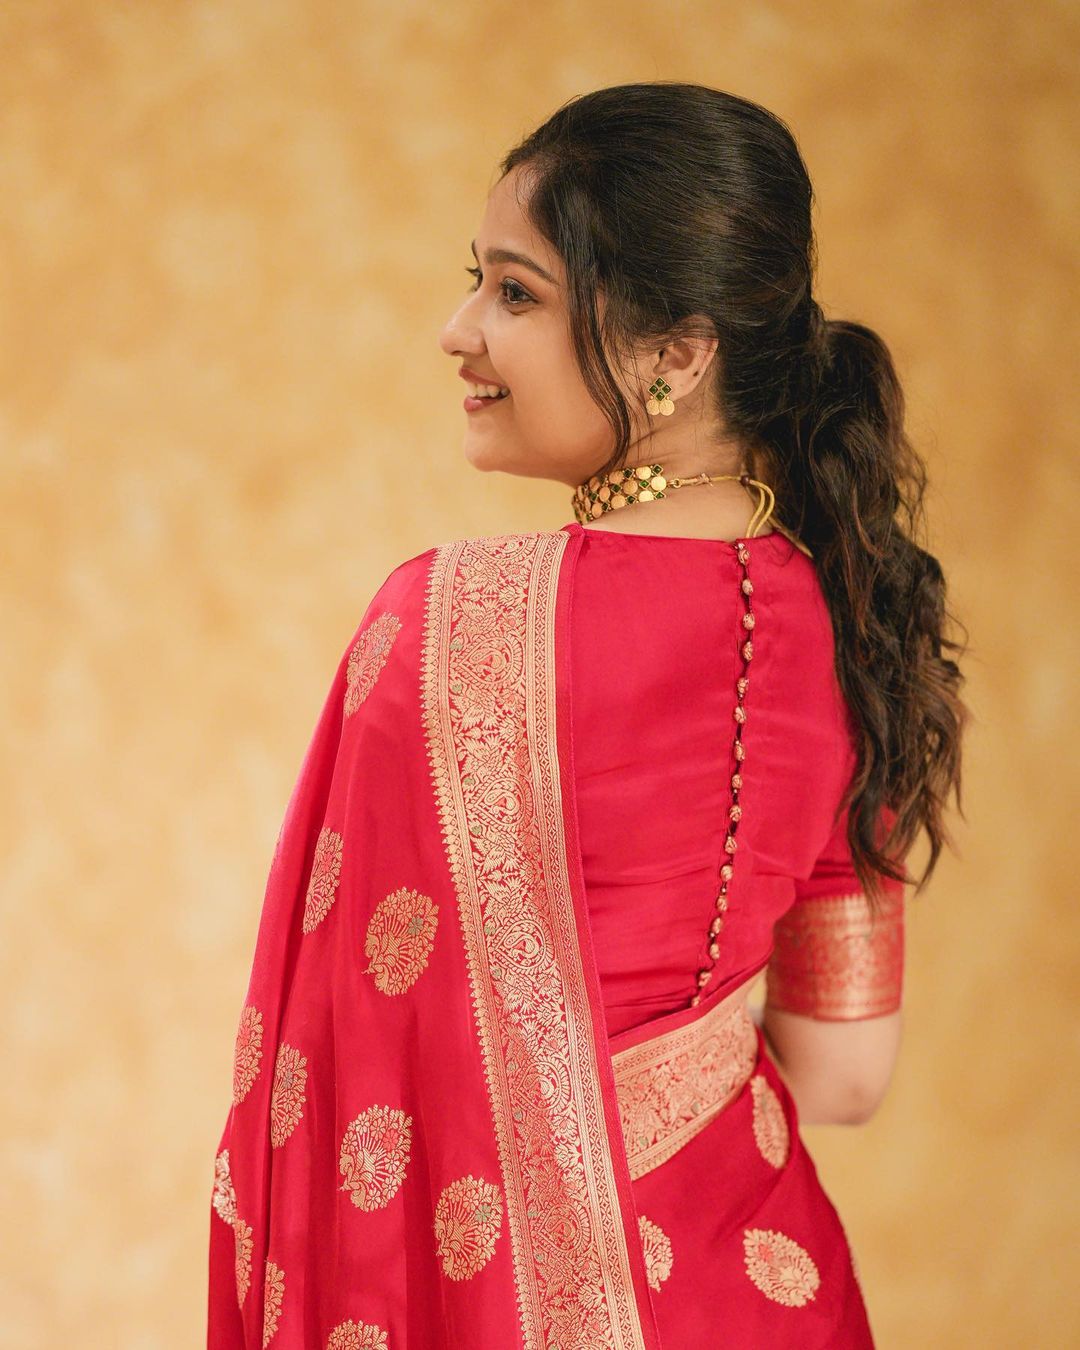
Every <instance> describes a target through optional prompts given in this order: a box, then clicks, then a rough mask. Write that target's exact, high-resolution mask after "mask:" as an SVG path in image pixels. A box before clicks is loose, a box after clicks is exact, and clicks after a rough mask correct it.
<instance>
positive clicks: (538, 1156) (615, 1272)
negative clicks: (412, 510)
mask: <svg viewBox="0 0 1080 1350" xmlns="http://www.w3.org/2000/svg"><path fill="white" fill-rule="evenodd" d="M569 543H570V535H569V534H567V533H566V532H565V531H556V532H554V533H550V534H549V533H536V534H518V535H499V536H494V537H489V538H480V539H469V540H461V541H455V542H454V543H451V544H447V545H444V546H442V547H441V548H440V549H438V550H437V551H436V555H435V557H434V559H433V561H432V565H431V572H430V576H429V581H428V587H429V589H428V596H427V617H426V621H425V634H424V656H423V665H422V672H421V688H422V692H423V707H424V719H425V727H426V734H427V742H428V753H429V757H430V760H431V776H432V783H433V786H434V789H435V794H436V800H437V802H438V806H439V814H440V819H441V823H442V832H443V839H444V844H445V848H446V856H447V860H448V863H449V867H450V871H451V875H452V877H453V880H454V888H455V892H456V896H457V905H458V912H459V916H460V920H461V930H462V936H463V941H464V945H465V952H466V959H467V962H468V969H469V981H470V985H471V989H472V1003H473V1010H474V1015H475V1022H476V1035H477V1040H478V1042H479V1045H480V1048H481V1053H482V1055H483V1060H484V1068H485V1074H486V1077H487V1083H488V1092H489V1096H490V1100H491V1108H492V1120H493V1124H494V1130H495V1136H496V1142H497V1147H498V1153H499V1162H500V1169H501V1173H502V1181H503V1186H504V1189H505V1197H506V1216H507V1227H508V1230H509V1234H510V1242H511V1250H512V1254H513V1263H514V1278H515V1282H516V1287H517V1296H518V1308H519V1314H520V1323H521V1345H522V1347H523V1350H548V1347H553V1346H566V1347H570V1346H573V1347H574V1348H575V1350H642V1347H644V1345H645V1343H646V1342H645V1339H644V1334H643V1331H642V1326H641V1318H640V1315H639V1311H638V1305H637V1301H636V1295H635V1291H634V1285H633V1277H632V1275H631V1270H630V1259H629V1247H628V1238H627V1234H626V1231H625V1225H624V1223H623V1221H622V1216H621V1212H620V1206H619V1195H618V1189H617V1185H616V1181H615V1173H614V1167H613V1162H612V1157H613V1154H612V1147H611V1140H610V1137H609V1135H608V1131H607V1125H606V1120H605V1116H604V1107H603V1092H602V1086H601V1080H600V1075H599V1063H600V1061H599V1058H598V1057H599V1056H600V1055H601V1054H608V1053H609V1051H608V1047H607V1044H606V1041H605V1042H604V1043H603V1044H598V1037H597V1034H596V1030H595V1027H594V1023H593V1017H592V1009H591V1006H590V1003H589V996H588V989H587V986H586V983H585V977H584V971H583V967H582V954H581V949H580V946H579V939H578V932H577V921H576V915H575V910H574V899H573V894H572V891H571V888H570V878H569V873H568V870H567V852H566V837H565V828H564V820H563V805H562V793H561V779H560V764H559V759H558V753H557V751H558V747H557V739H556V716H555V714H556V694H557V688H556V664H555V657H556V651H555V636H556V626H555V621H556V608H557V597H558V588H559V586H558V583H559V573H560V565H561V561H562V558H563V554H564V551H565V549H566V547H567V546H568V544H569ZM633 1238H634V1240H635V1241H636V1240H637V1234H633Z"/></svg>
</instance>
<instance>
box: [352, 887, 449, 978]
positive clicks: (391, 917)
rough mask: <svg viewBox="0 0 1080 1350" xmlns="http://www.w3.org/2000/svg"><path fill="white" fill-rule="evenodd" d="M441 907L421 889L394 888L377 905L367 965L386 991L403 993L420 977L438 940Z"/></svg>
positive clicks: (367, 946) (368, 972) (370, 923)
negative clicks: (436, 939) (437, 931)
mask: <svg viewBox="0 0 1080 1350" xmlns="http://www.w3.org/2000/svg"><path fill="white" fill-rule="evenodd" d="M438 915H439V907H438V905H436V904H435V902H434V901H433V900H432V899H431V897H430V896H428V895H421V894H420V892H419V891H412V890H408V889H407V888H405V887H402V888H401V889H400V890H397V891H391V893H390V894H389V895H388V896H387V897H386V899H385V900H381V901H380V902H379V904H378V905H376V907H375V911H374V913H373V914H372V916H371V918H370V920H369V921H368V926H367V936H366V937H365V938H364V953H365V955H366V956H368V957H369V958H370V962H369V964H368V965H367V966H366V967H365V968H364V973H365V975H371V977H372V979H373V980H374V981H375V988H376V989H378V990H380V991H381V992H382V993H384V994H403V993H404V992H405V990H406V989H408V988H409V987H410V985H412V984H413V983H414V982H415V981H416V980H417V979H418V978H419V976H420V973H421V972H422V971H423V969H424V967H425V966H426V965H427V963H428V958H429V956H430V955H431V949H432V947H433V945H434V943H435V926H436V923H437V922H438Z"/></svg>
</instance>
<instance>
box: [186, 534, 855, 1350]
mask: <svg viewBox="0 0 1080 1350" xmlns="http://www.w3.org/2000/svg"><path fill="white" fill-rule="evenodd" d="M582 544H583V539H582V536H581V533H580V532H579V531H570V532H567V531H565V530H564V531H555V532H536V533H526V534H511V535H500V536H493V537H489V538H481V539H469V540H457V541H454V542H452V543H449V544H446V545H443V546H441V547H439V548H435V549H429V550H427V551H426V552H425V553H423V554H420V555H418V556H417V557H416V558H413V559H410V560H409V561H408V562H406V563H403V564H402V565H401V566H400V567H398V568H397V569H395V571H394V572H392V573H391V574H390V576H389V577H388V578H387V580H386V581H385V582H384V584H383V586H382V587H380V589H379V591H378V593H377V594H376V596H375V597H374V599H373V600H372V602H371V604H370V605H369V607H368V610H367V612H366V613H365V615H364V619H363V621H362V623H361V625H360V628H359V629H358V630H357V633H356V634H355V635H354V638H353V640H352V641H351V642H350V644H349V647H348V649H347V651H346V652H345V654H344V655H343V656H342V659H341V661H340V662H339V665H338V669H337V672H336V674H335V678H334V681H333V684H332V686H331V689H330V692H329V694H328V697H327V699H326V702H325V704H324V707H323V709H322V713H321V715H320V719H319V722H318V725H317V727H316V730H315V733H314V736H313V738H312V741H311V744H310V746H309V748H308V751H307V754H306V756H305V759H304V762H303V765H302V768H301V772H300V775H299V778H298V781H297V784H296V787H295V789H294V791H293V794H292V797H291V798H290V802H289V805H288V808H287V811H286V815H285V819H284V822H283V825H282V829H281V833H280V835H279V838H278V842H277V846H276V849H275V853H274V858H273V862H272V864H271V868H270V874H269V878H268V881H267V888H266V894H265V897H264V901H263V908H262V914H261V917H260V923H259V929H258V934H257V938H256V948H255V956H254V962H253V966H252V972H251V977H250V981H249V985H248V990H247V995H246V998H245V1000H244V1006H243V1009H242V1011H241V1016H240V1024H239V1028H238V1032H237V1037H236V1047H235V1059H234V1076H233V1099H232V1105H231V1107H230V1110H229V1112H228V1117H227V1120H226V1123H225V1128H224V1130H223V1132H222V1135H221V1138H220V1142H219V1146H218V1150H217V1155H216V1159H215V1169H214V1172H215V1174H214V1185H213V1194H212V1202H211V1216H210V1250H209V1258H210V1271H209V1277H210V1278H209V1318H208V1345H209V1346H210V1347H220V1348H222V1350H225V1348H229V1350H232V1348H233V1347H241V1346H244V1347H247V1346H260V1347H266V1346H272V1347H274V1350H278V1347H301V1346H304V1347H320V1348H321V1347H327V1350H352V1348H353V1347H382V1350H405V1348H406V1347H410V1350H443V1348H444V1347H445V1348H446V1350H450V1348H451V1347H480V1346H491V1347H497V1348H498V1350H517V1348H518V1347H520V1350H600V1348H601V1347H604V1348H605V1350H607V1348H610V1350H691V1348H692V1347H693V1348H696V1347H706V1346H733V1347H742V1346H759V1345H760V1346H773V1345H776V1346H784V1345H791V1346H800V1347H815V1346H823V1347H824V1346H826V1345H828V1346H851V1347H863V1346H871V1345H872V1341H871V1339H870V1333H869V1327H868V1325H867V1322H866V1317H865V1310H864V1308H863V1304H862V1299H861V1295H860V1292H859V1288H858V1284H857V1281H856V1280H855V1277H854V1273H853V1266H852V1262H851V1257H850V1251H849V1248H848V1245H847V1242H846V1238H845V1235H844V1232H843V1229H842V1227H841V1225H840V1221H839V1218H838V1217H837V1215H836V1212H835V1210H834V1209H833V1207H832V1205H831V1203H830V1202H829V1201H828V1199H827V1197H826V1196H825V1194H824V1192H823V1190H822V1189H821V1186H820V1183H819V1182H818V1179H817V1175H816V1171H815V1169H814V1166H813V1163H812V1161H811V1160H810V1159H809V1156H808V1155H807V1154H806V1152H805V1150H804V1149H803V1148H802V1145H801V1141H800V1140H799V1137H798V1130H797V1121H796V1118H795V1112H794V1105H793V1103H792V1101H791V1099H790V1096H789V1095H788V1093H787V1091H786V1089H785V1088H784V1086H783V1084H782V1083H781V1082H780V1080H779V1078H778V1076H777V1074H776V1072H775V1069H774V1068H773V1066H772V1064H771V1063H770V1061H769V1060H768V1058H767V1056H766V1055H765V1053H764V1043H763V1041H762V1039H761V1036H760V1033H759V1032H757V1031H756V1029H755V1028H753V1026H752V1025H751V1024H750V1023H749V1021H748V1019H747V1018H746V1016H745V1009H744V1008H742V1007H741V1005H738V1006H737V1005H736V1003H735V1002H733V1001H732V1000H731V998H730V997H729V995H730V993H731V990H732V988H733V987H734V983H735V982H734V979H733V978H732V979H728V980H724V981H719V982H717V984H716V986H715V988H712V989H710V991H709V993H708V996H707V997H703V998H702V999H701V1001H700V1003H699V1004H698V1005H697V1006H687V1007H684V1008H680V1009H677V1010H674V1011H672V1012H669V1013H667V1014H666V1015H664V1016H662V1017H659V1018H657V1019H655V1020H654V1021H653V1022H650V1023H649V1024H647V1025H643V1026H638V1027H636V1028H633V1029H631V1030H630V1031H628V1032H626V1033H625V1034H621V1035H617V1036H614V1037H612V1036H609V1033H608V1030H607V1025H606V1020H605V1012H604V1005H603V999H602V991H601V983H600V976H599V972H598V967H597V962H596V954H595V951H594V946H593V935H592V930H591V926H590V919H589V912H588V905H587V902H586V893H585V884H584V877H583V872H582V862H581V848H580V840H579V838H578V820H577V812H576V806H575V795H574V745H573V741H572V736H571V725H572V719H571V709H570V681H569V674H568V672H569V665H568V662H569V642H568V634H569V626H570V625H569V612H570V605H571V603H572V597H573V584H574V576H575V565H576V562H577V559H578V556H579V553H580V550H581V548H582ZM763 960H764V957H762V959H761V961H759V963H758V965H759V967H760V965H761V964H762V962H763ZM745 973H746V972H745V970H744V971H742V972H740V974H741V975H745ZM732 975H734V972H732Z"/></svg>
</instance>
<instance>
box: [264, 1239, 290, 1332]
mask: <svg viewBox="0 0 1080 1350" xmlns="http://www.w3.org/2000/svg"><path fill="white" fill-rule="evenodd" d="M284 1299H285V1275H284V1272H283V1271H282V1270H281V1267H280V1266H276V1265H274V1263H273V1261H267V1263H266V1272H265V1275H264V1278H263V1333H262V1343H263V1350H266V1347H267V1346H268V1345H269V1344H270V1342H271V1340H272V1339H273V1335H274V1332H275V1331H277V1328H278V1322H279V1320H280V1318H281V1305H282V1303H283V1301H284Z"/></svg>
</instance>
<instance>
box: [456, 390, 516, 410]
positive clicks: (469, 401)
mask: <svg viewBox="0 0 1080 1350" xmlns="http://www.w3.org/2000/svg"><path fill="white" fill-rule="evenodd" d="M509 398H510V395H509V394H504V395H503V397H502V398H473V397H472V396H471V395H469V394H466V395H465V403H464V408H465V411H466V412H470V413H471V412H479V411H480V409H481V408H492V407H494V406H495V405H496V404H497V403H506V402H508V400H509Z"/></svg>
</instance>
